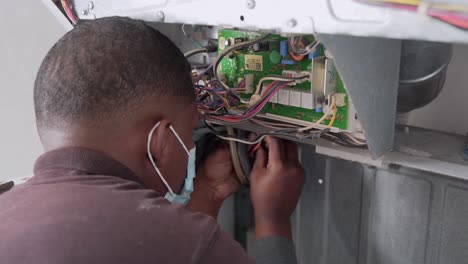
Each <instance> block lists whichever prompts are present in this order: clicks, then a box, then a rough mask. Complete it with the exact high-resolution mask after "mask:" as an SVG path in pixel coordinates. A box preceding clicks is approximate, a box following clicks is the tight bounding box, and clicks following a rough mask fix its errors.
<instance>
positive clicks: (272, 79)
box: [255, 76, 306, 95]
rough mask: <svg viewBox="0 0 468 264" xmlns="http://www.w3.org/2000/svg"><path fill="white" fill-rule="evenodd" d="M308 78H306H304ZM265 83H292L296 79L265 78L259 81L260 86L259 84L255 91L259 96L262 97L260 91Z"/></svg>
mask: <svg viewBox="0 0 468 264" xmlns="http://www.w3.org/2000/svg"><path fill="white" fill-rule="evenodd" d="M304 78H306V77H304ZM264 81H280V82H292V81H295V79H291V78H287V77H284V78H283V77H268V76H267V77H263V78H262V79H260V81H258V84H257V89H256V90H255V94H258V95H260V90H261V89H262V83H263V82H264Z"/></svg>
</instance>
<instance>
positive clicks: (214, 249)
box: [198, 229, 255, 264]
mask: <svg viewBox="0 0 468 264" xmlns="http://www.w3.org/2000/svg"><path fill="white" fill-rule="evenodd" d="M198 263H200V264H211V263H213V264H219V263H222V264H239V263H242V264H244V263H245V264H254V263H255V261H254V260H253V259H252V258H251V257H249V256H248V255H247V252H246V251H245V250H244V249H243V248H242V247H241V245H240V244H239V243H237V242H236V241H235V240H233V239H232V238H231V237H229V235H228V234H226V233H225V232H223V231H221V230H219V229H218V230H217V232H216V234H215V235H214V236H213V239H212V240H211V241H210V243H209V245H208V247H207V248H206V250H205V252H204V254H203V256H202V257H201V259H200V260H199V261H198Z"/></svg>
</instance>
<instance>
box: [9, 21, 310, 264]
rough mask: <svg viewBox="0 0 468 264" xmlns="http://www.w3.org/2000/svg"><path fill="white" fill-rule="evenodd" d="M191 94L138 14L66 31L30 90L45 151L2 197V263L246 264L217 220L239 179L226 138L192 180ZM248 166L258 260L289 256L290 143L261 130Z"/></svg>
mask: <svg viewBox="0 0 468 264" xmlns="http://www.w3.org/2000/svg"><path fill="white" fill-rule="evenodd" d="M194 99H195V98H194V92H193V88H192V80H191V75H190V66H189V64H188V62H187V61H186V59H185V58H184V56H183V54H182V53H181V52H180V51H179V50H178V49H177V48H176V47H175V45H174V44H173V43H171V41H170V40H168V39H167V38H166V37H165V36H163V35H162V34H160V33H159V32H158V31H156V30H154V29H152V28H151V27H149V26H146V25H145V24H144V23H143V22H139V21H133V20H130V19H126V18H104V19H98V20H96V21H93V22H86V23H83V24H81V25H79V26H78V27H76V28H75V29H73V30H72V31H71V32H69V33H67V34H66V35H65V36H64V37H63V38H62V39H60V40H59V41H58V42H57V44H55V45H54V47H53V48H52V49H51V50H50V52H49V53H48V54H47V56H46V57H45V59H44V61H43V63H42V65H41V67H40V69H39V73H38V76H37V80H36V83H35V88H34V101H35V111H36V119H37V127H38V131H39V135H40V139H41V142H42V144H43V146H44V149H45V154H43V155H42V156H41V157H40V158H39V159H38V160H37V162H36V165H35V169H34V174H35V176H34V177H33V178H32V179H31V180H30V181H28V182H27V183H25V184H23V185H21V186H18V187H16V188H14V189H13V190H11V191H9V192H7V193H5V194H2V195H1V196H0V223H1V224H0V234H1V239H0V255H1V263H224V264H228V263H253V261H254V260H252V259H250V258H249V257H248V256H247V255H246V253H245V252H244V251H243V249H242V248H241V247H240V246H239V245H238V244H237V243H236V242H235V241H233V240H232V239H231V238H229V236H228V235H227V234H225V233H224V232H223V231H221V230H220V228H219V227H218V225H217V224H216V221H215V218H216V216H217V214H218V210H219V208H220V206H221V204H222V202H223V201H224V199H225V198H227V197H228V196H230V195H231V194H233V193H234V192H235V191H236V190H237V189H238V187H239V183H238V182H237V180H236V179H235V177H234V175H233V170H232V164H231V162H230V156H229V152H228V151H227V150H226V148H225V147H223V145H220V146H218V147H217V148H215V149H214V150H213V151H212V152H211V153H210V154H209V156H208V157H207V158H206V160H205V162H204V163H203V164H202V165H201V167H200V168H199V169H198V173H197V177H196V178H195V180H194V186H193V185H192V182H193V177H194V172H195V170H194V158H195V157H194V155H195V151H194V143H193V141H192V131H193V129H194V127H195V125H196V123H197V119H198V117H197V110H196V107H195V104H194ZM187 164H188V165H187ZM251 175H252V176H251V178H252V179H251V198H252V202H253V205H254V209H255V224H256V229H255V232H256V245H255V252H253V253H252V254H253V255H254V258H255V260H256V262H257V263H292V262H295V256H294V247H293V245H292V242H291V226H290V222H289V217H290V215H291V213H292V212H293V210H294V208H295V206H296V203H297V200H298V197H299V195H300V192H301V188H302V184H303V171H302V168H301V166H300V164H299V162H298V158H297V149H296V147H295V145H294V144H292V143H287V142H282V141H279V140H277V139H274V138H268V139H267V140H266V144H265V148H263V147H262V148H260V149H259V150H258V152H257V154H256V159H255V164H254V168H253V170H252V173H251ZM193 187H194V192H193V193H191V191H192V189H193ZM190 193H191V195H190ZM187 202H188V204H187V206H186V207H185V206H184V205H185V204H186V203H187ZM210 215H211V216H210Z"/></svg>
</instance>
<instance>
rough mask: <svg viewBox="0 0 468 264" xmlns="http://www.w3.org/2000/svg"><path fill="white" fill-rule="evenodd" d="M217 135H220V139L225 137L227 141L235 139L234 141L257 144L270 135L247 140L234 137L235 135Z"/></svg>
mask: <svg viewBox="0 0 468 264" xmlns="http://www.w3.org/2000/svg"><path fill="white" fill-rule="evenodd" d="M216 136H217V137H219V138H220V139H224V140H227V141H234V142H238V143H241V144H246V145H255V144H258V143H260V142H262V141H263V140H264V139H265V138H266V137H267V136H268V135H262V136H261V137H259V138H258V139H256V140H254V141H247V140H242V139H238V138H233V137H225V136H221V135H216Z"/></svg>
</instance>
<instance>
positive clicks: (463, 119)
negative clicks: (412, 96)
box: [409, 45, 468, 135]
mask: <svg viewBox="0 0 468 264" xmlns="http://www.w3.org/2000/svg"><path fill="white" fill-rule="evenodd" d="M409 121H410V122H409V123H410V124H412V125H415V126H420V127H425V128H431V129H436V130H441V131H447V132H453V133H458V134H463V135H464V134H466V133H467V132H468V45H455V47H454V53H453V58H452V61H451V62H450V65H449V69H448V71H447V80H446V82H445V87H444V88H443V90H442V91H441V93H440V95H439V96H438V97H437V98H436V99H435V100H434V101H433V102H432V103H430V104H428V105H426V106H425V107H423V108H420V109H418V110H415V111H413V112H412V113H411V114H410V118H409Z"/></svg>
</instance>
